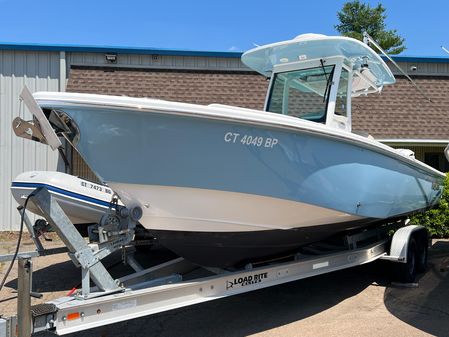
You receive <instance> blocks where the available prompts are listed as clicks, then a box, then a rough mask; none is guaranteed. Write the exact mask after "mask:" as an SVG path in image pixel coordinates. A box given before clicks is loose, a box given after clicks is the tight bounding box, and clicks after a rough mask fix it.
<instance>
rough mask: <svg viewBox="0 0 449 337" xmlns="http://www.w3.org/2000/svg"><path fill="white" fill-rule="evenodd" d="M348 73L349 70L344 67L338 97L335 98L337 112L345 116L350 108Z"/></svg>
mask: <svg viewBox="0 0 449 337" xmlns="http://www.w3.org/2000/svg"><path fill="white" fill-rule="evenodd" d="M348 75H349V73H348V71H347V70H346V69H345V68H342V69H341V76H340V83H339V84H338V90H337V98H336V100H335V114H336V115H339V116H345V117H346V116H347V109H348V105H347V104H348Z"/></svg>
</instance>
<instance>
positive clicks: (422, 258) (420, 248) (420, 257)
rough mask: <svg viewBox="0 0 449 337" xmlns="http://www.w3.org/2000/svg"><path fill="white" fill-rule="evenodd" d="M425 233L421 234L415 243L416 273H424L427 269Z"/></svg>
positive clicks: (427, 249)
mask: <svg viewBox="0 0 449 337" xmlns="http://www.w3.org/2000/svg"><path fill="white" fill-rule="evenodd" d="M425 234H426V235H421V236H420V237H419V241H418V243H417V251H416V271H417V272H418V273H424V272H425V271H426V270H427V256H428V251H429V248H428V243H427V233H425Z"/></svg>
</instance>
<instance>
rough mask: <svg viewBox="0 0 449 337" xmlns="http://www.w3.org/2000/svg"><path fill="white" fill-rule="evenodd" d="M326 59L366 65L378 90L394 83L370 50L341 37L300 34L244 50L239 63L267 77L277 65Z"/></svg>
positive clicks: (360, 43) (382, 64)
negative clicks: (373, 77) (286, 39)
mask: <svg viewBox="0 0 449 337" xmlns="http://www.w3.org/2000/svg"><path fill="white" fill-rule="evenodd" d="M330 56H344V57H346V58H348V59H349V60H350V61H351V62H352V63H353V64H354V66H355V68H356V69H357V68H360V66H361V65H362V64H368V68H369V69H370V71H371V73H372V74H373V75H374V76H375V77H376V85H377V86H379V87H380V86H383V85H385V84H392V83H394V82H395V78H394V76H393V74H392V73H391V70H390V69H389V68H388V66H387V65H386V64H385V62H384V61H383V60H382V59H381V58H380V56H379V55H378V54H377V53H376V52H375V51H374V50H372V49H371V48H370V47H369V46H367V45H366V44H364V43H362V42H361V41H358V40H356V39H353V38H349V37H343V36H326V35H321V34H302V35H299V36H297V37H296V38H294V39H293V40H289V41H282V42H277V43H272V44H268V45H265V46H261V47H257V48H254V49H251V50H248V51H247V52H245V53H244V54H243V55H242V61H243V63H245V64H246V65H247V66H248V67H250V68H252V69H254V70H256V71H257V72H259V73H261V74H262V75H265V76H267V77H269V76H270V75H271V72H272V70H273V67H274V66H275V65H277V64H288V63H290V62H296V61H305V60H311V59H317V58H325V57H330Z"/></svg>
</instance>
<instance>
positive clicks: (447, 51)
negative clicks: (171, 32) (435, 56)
mask: <svg viewBox="0 0 449 337" xmlns="http://www.w3.org/2000/svg"><path fill="white" fill-rule="evenodd" d="M441 49H443V50H444V51H445V52H446V53H448V54H449V50H447V49H446V48H444V46H441Z"/></svg>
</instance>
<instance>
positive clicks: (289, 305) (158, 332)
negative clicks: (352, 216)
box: [39, 261, 386, 337]
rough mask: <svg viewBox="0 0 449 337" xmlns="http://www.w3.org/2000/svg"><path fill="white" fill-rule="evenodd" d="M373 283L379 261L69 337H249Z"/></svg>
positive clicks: (380, 275)
mask: <svg viewBox="0 0 449 337" xmlns="http://www.w3.org/2000/svg"><path fill="white" fill-rule="evenodd" d="M373 282H376V283H379V284H384V283H385V282H386V278H385V262H382V261H379V262H375V263H371V264H369V265H365V266H360V267H357V268H352V269H348V270H344V271H340V272H335V273H331V274H326V275H321V276H317V277H313V278H309V279H305V280H300V281H296V282H292V283H288V284H284V285H280V286H276V287H270V288H267V289H262V290H258V291H254V292H250V293H246V294H242V295H237V296H233V297H229V298H225V299H220V300H217V301H212V302H208V303H203V304H198V305H194V306H190V307H186V308H181V309H177V310H172V311H169V312H165V313H161V314H156V315H152V316H149V317H144V318H139V319H135V320H130V321H126V322H122V323H117V324H114V325H110V326H106V327H100V328H96V329H92V330H89V331H86V332H83V333H77V334H73V335H70V336H80V337H81V336H83V337H91V336H92V337H93V336H95V337H97V336H105V337H106V336H133V337H138V336H159V337H164V336H183V337H190V336H202V337H206V336H214V337H215V336H226V337H230V336H247V335H250V334H254V333H257V332H261V331H265V330H268V329H272V328H275V327H278V326H282V325H285V324H288V323H291V322H294V321H297V320H300V319H303V318H305V317H309V316H312V315H314V314H316V313H319V312H321V311H323V310H326V309H328V308H330V307H333V306H335V305H336V304H338V303H339V302H341V301H343V300H345V299H347V298H349V297H352V296H355V295H356V294H358V293H359V292H361V291H363V290H364V289H365V288H366V287H368V286H369V285H371V284H372V283H373ZM39 336H41V337H42V336H48V337H49V336H52V335H50V334H39Z"/></svg>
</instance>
